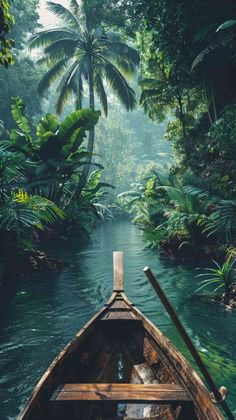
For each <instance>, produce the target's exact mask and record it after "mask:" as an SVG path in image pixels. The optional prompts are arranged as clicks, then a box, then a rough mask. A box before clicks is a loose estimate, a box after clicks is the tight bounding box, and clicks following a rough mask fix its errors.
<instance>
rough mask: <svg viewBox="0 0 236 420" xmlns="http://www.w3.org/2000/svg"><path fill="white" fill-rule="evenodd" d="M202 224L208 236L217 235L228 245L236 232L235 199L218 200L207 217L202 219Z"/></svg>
mask: <svg viewBox="0 0 236 420" xmlns="http://www.w3.org/2000/svg"><path fill="white" fill-rule="evenodd" d="M202 225H203V226H204V230H203V232H204V233H206V234H207V236H208V237H211V236H215V237H218V238H220V239H221V241H223V243H225V244H226V245H229V244H230V241H231V240H232V238H233V236H234V234H235V232H236V201H235V200H220V201H218V203H216V204H215V206H214V210H213V211H212V213H211V214H210V215H209V217H208V218H206V219H205V220H202Z"/></svg>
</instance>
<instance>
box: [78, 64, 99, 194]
mask: <svg viewBox="0 0 236 420" xmlns="http://www.w3.org/2000/svg"><path fill="white" fill-rule="evenodd" d="M94 102H95V100H94V81H93V64H92V61H90V69H89V107H90V109H92V110H93V111H94V105H95V104H94ZM94 138H95V130H94V128H93V129H92V130H90V131H89V135H88V145H87V152H89V153H90V156H88V158H87V162H88V164H87V165H85V166H84V168H83V171H82V174H81V178H80V180H79V183H78V186H77V192H76V196H77V199H79V197H80V196H81V193H82V191H83V188H84V187H85V185H86V182H87V178H88V175H89V172H90V166H91V161H92V153H93V148H94Z"/></svg>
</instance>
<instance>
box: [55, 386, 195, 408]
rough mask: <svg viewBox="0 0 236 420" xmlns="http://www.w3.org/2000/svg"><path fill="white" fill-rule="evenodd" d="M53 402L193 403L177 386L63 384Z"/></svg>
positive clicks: (181, 388)
mask: <svg viewBox="0 0 236 420" xmlns="http://www.w3.org/2000/svg"><path fill="white" fill-rule="evenodd" d="M51 401H94V402H104V401H122V402H124V403H136V404H137V403H158V404H175V405H176V404H177V405H183V404H187V403H189V402H192V399H191V396H190V395H189V393H188V392H187V391H186V390H185V389H184V388H183V387H182V386H181V385H175V384H120V383H113V384H100V383H97V384H96V383H95V384H92V383H89V384H85V383H84V384H83V383H82V384H63V385H61V386H59V387H58V388H57V390H56V391H55V392H54V394H53V396H52V398H51Z"/></svg>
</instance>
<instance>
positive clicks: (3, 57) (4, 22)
mask: <svg viewBox="0 0 236 420" xmlns="http://www.w3.org/2000/svg"><path fill="white" fill-rule="evenodd" d="M10 8H11V5H10V2H9V1H8V0H0V64H2V65H3V66H5V67H7V66H8V65H9V64H13V62H14V59H13V56H12V52H11V50H12V47H13V46H14V41H13V40H12V39H10V38H7V35H8V32H9V31H10V29H11V26H12V24H13V23H14V18H13V16H12V15H11V12H10Z"/></svg>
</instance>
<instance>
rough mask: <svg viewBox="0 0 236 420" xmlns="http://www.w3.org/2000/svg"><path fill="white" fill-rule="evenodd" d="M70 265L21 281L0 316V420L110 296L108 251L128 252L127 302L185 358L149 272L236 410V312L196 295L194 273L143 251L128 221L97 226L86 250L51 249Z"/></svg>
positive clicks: (10, 415) (73, 245)
mask: <svg viewBox="0 0 236 420" xmlns="http://www.w3.org/2000/svg"><path fill="white" fill-rule="evenodd" d="M50 247H51V252H54V253H55V255H57V256H58V257H59V258H62V259H65V260H66V261H67V262H68V263H69V266H68V267H66V268H65V269H64V270H63V272H62V273H60V274H58V275H55V274H50V275H47V276H45V275H42V274H41V275H34V276H31V277H28V278H25V279H24V280H21V281H20V283H19V286H18V289H17V291H16V294H15V295H14V297H9V298H8V299H7V301H6V302H5V303H4V305H2V307H1V309H0V328H1V330H0V419H1V420H5V419H14V418H15V417H16V415H17V413H18V412H19V410H20V408H21V407H22V405H23V404H24V402H25V400H26V399H27V397H28V396H29V395H30V393H31V390H32V387H33V386H34V385H35V383H36V382H37V381H38V379H39V378H40V376H41V375H42V373H43V372H44V370H45V369H46V368H47V366H48V365H49V363H50V362H51V360H52V359H53V358H54V357H55V355H56V354H57V353H58V352H59V350H60V349H61V348H62V347H63V346H64V345H65V344H66V343H67V342H68V341H69V340H70V339H71V338H72V337H73V335H74V334H75V332H76V331H77V330H78V329H80V328H81V326H82V325H83V324H84V323H85V322H86V321H87V320H88V319H89V318H90V317H91V316H92V315H93V314H94V312H96V311H97V310H98V309H99V308H100V306H101V305H102V304H103V303H104V302H105V301H106V299H108V297H109V295H110V293H111V290H112V251H115V250H123V251H124V252H125V289H126V293H127V295H128V296H129V298H130V299H131V300H132V301H133V302H134V303H135V304H136V305H137V306H138V308H139V309H141V310H142V311H143V312H144V313H145V315H147V316H148V317H150V318H151V319H152V321H154V322H155V323H156V324H157V325H158V326H159V327H160V328H161V329H162V330H163V332H165V333H166V334H167V335H168V336H169V338H170V339H171V340H173V342H174V343H175V344H176V346H178V348H179V349H180V350H181V351H183V352H184V353H185V354H186V355H187V357H189V359H190V360H191V357H190V356H189V355H188V353H187V351H186V349H185V348H184V345H183V344H182V342H181V339H180V338H179V336H178V333H177V332H176V330H175V328H174V327H173V325H172V323H171V321H170V319H169V317H168V315H167V314H166V312H165V310H164V309H163V307H162V305H161V303H160V302H159V301H158V300H157V298H156V296H155V295H154V292H153V291H152V289H151V286H150V285H149V284H148V283H147V280H146V277H145V276H144V275H143V273H142V269H143V267H144V266H146V265H150V266H151V267H152V269H153V271H154V273H155V274H156V275H157V277H158V278H159V280H160V282H161V284H162V286H163V288H164V290H165V291H166V293H167V295H168V296H169V297H170V299H171V302H172V303H174V306H175V308H176V310H177V312H178V314H179V316H180V318H181V320H182V321H183V323H184V325H185V327H186V328H187V331H188V332H189V334H190V336H191V337H192V339H193V340H194V342H195V344H196V346H197V348H198V349H199V351H201V355H202V357H203V359H204V360H205V361H206V363H207V365H208V367H209V369H210V371H211V373H212V375H213V376H214V378H215V379H216V381H217V383H218V385H219V386H220V385H225V386H227V387H228V389H229V391H230V397H229V402H230V405H231V407H235V405H236V380H235V379H236V378H235V375H236V367H235V356H236V339H235V330H236V311H235V312H233V313H229V312H227V311H225V310H222V308H221V307H219V306H218V305H216V304H214V303H211V302H209V301H206V300H203V299H200V298H199V297H198V296H196V295H193V291H194V290H195V289H196V279H195V272H194V270H193V269H192V268H191V267H188V268H186V267H182V266H180V265H179V266H173V264H169V263H167V262H163V261H160V260H159V259H158V258H157V256H156V253H155V252H154V251H150V250H147V249H144V243H143V242H142V239H141V236H140V232H139V230H138V229H137V228H136V227H135V226H132V225H131V224H130V223H129V222H117V223H114V222H112V223H107V224H105V225H104V226H101V227H100V228H99V229H98V230H97V231H96V232H95V233H94V235H93V238H92V240H91V241H90V242H89V243H84V244H81V241H80V240H79V239H78V240H71V241H68V242H67V243H66V246H65V243H55V244H50Z"/></svg>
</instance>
